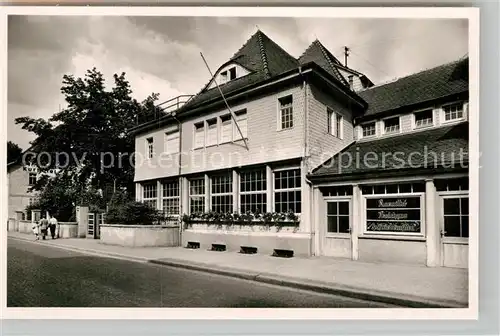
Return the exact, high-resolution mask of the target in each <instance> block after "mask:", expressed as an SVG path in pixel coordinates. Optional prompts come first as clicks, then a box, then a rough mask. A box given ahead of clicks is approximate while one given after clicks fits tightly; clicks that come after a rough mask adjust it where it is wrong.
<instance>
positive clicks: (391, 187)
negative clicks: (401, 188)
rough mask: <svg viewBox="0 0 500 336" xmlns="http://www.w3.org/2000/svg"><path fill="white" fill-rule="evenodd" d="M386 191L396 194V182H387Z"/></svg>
mask: <svg viewBox="0 0 500 336" xmlns="http://www.w3.org/2000/svg"><path fill="white" fill-rule="evenodd" d="M386 192H387V193H388V194H397V193H398V185H397V184H388V185H387V186H386Z"/></svg>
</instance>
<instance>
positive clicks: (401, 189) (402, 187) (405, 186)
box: [399, 183, 411, 194]
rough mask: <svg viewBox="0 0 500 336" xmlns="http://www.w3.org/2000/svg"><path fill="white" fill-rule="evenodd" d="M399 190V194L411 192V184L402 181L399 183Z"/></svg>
mask: <svg viewBox="0 0 500 336" xmlns="http://www.w3.org/2000/svg"><path fill="white" fill-rule="evenodd" d="M399 192H400V193H401V194H403V193H411V184H409V183H402V184H400V185H399Z"/></svg>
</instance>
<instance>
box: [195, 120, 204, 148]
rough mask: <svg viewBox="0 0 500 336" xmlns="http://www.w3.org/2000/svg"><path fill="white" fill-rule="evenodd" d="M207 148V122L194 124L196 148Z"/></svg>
mask: <svg viewBox="0 0 500 336" xmlns="http://www.w3.org/2000/svg"><path fill="white" fill-rule="evenodd" d="M204 146H205V122H203V121H202V122H199V123H196V124H194V148H201V147H204Z"/></svg>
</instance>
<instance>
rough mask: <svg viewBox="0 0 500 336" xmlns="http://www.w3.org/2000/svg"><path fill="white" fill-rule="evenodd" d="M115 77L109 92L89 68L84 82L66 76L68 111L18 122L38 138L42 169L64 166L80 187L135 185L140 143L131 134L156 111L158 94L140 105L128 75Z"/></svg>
mask: <svg viewBox="0 0 500 336" xmlns="http://www.w3.org/2000/svg"><path fill="white" fill-rule="evenodd" d="M113 78H114V83H113V86H112V87H111V88H109V89H108V88H107V86H106V85H105V80H104V78H103V74H102V73H101V72H99V71H98V70H97V69H96V68H93V69H92V70H87V72H86V74H85V76H84V77H83V78H76V77H74V76H73V75H64V76H63V85H62V88H61V92H62V94H63V95H64V97H65V101H66V103H67V107H66V108H64V109H63V110H61V111H59V112H58V113H55V114H54V115H53V116H52V117H51V118H49V119H48V120H44V119H34V118H31V117H21V118H17V119H16V123H18V124H21V125H22V128H23V129H25V130H28V131H29V132H32V133H34V134H35V135H36V136H37V139H36V140H35V141H34V142H33V146H34V147H35V149H36V152H37V153H38V158H37V163H38V164H37V165H39V166H40V168H41V170H42V171H43V170H47V169H49V168H61V169H63V170H64V171H65V172H66V173H67V174H68V175H69V176H71V177H72V179H73V180H74V181H75V183H76V184H77V185H80V186H84V185H86V184H88V185H90V186H92V187H96V188H103V187H105V186H109V185H114V186H116V187H117V188H120V187H127V188H130V187H131V186H132V181H133V172H134V168H133V163H134V160H133V158H131V157H130V156H131V155H132V153H133V152H134V139H133V137H132V136H130V135H129V134H128V133H127V130H128V129H129V128H131V127H133V126H134V125H136V121H137V120H138V119H140V118H144V117H145V116H148V115H151V114H154V113H155V102H156V101H157V99H158V94H155V93H153V94H151V95H150V96H149V97H148V98H147V99H146V100H144V101H143V102H138V101H137V100H136V99H133V98H132V96H131V94H132V90H131V88H130V84H129V82H128V81H127V80H126V78H125V73H122V74H121V75H117V74H115V75H114V77H113ZM41 153H49V154H50V155H47V154H45V155H41ZM64 153H65V154H64ZM46 183H47V181H46V180H45V181H40V182H39V183H37V184H36V185H35V186H34V189H35V190H43V188H44V187H45V185H46Z"/></svg>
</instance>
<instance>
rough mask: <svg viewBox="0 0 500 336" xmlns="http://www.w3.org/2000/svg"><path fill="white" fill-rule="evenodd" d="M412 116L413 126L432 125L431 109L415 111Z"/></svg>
mask: <svg viewBox="0 0 500 336" xmlns="http://www.w3.org/2000/svg"><path fill="white" fill-rule="evenodd" d="M414 117H415V128H422V127H428V126H432V125H433V111H432V109H429V110H425V111H420V112H415V113H414Z"/></svg>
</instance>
